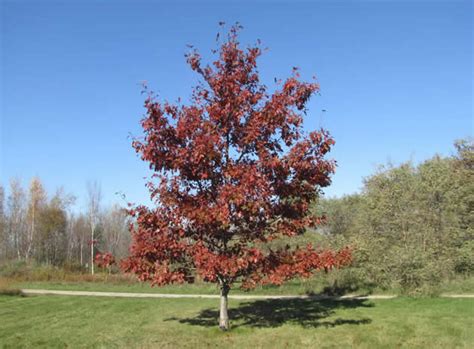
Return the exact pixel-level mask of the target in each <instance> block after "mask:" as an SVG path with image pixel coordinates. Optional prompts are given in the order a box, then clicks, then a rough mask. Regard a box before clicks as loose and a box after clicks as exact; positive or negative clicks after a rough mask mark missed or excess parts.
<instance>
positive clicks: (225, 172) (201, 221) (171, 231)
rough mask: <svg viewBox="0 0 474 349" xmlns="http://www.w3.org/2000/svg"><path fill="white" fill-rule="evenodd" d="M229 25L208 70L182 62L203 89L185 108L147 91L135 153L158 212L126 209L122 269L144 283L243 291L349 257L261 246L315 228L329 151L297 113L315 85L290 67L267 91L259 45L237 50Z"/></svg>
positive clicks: (197, 62) (190, 57) (194, 59)
mask: <svg viewBox="0 0 474 349" xmlns="http://www.w3.org/2000/svg"><path fill="white" fill-rule="evenodd" d="M238 29H239V27H237V26H234V27H233V28H232V29H231V30H230V32H229V34H228V35H227V39H226V40H225V41H224V42H223V43H222V44H221V46H220V49H219V52H218V58H217V59H216V61H214V62H213V63H212V65H203V63H202V62H201V56H200V55H199V53H198V52H197V51H195V50H194V51H192V52H191V53H189V54H187V55H186V58H187V62H188V63H189V65H190V66H191V68H192V69H193V70H194V71H195V72H197V73H198V74H200V76H201V77H202V82H201V83H200V84H199V85H198V86H197V87H195V88H194V89H193V93H192V97H191V104H190V105H189V106H186V105H180V104H178V105H174V104H170V103H168V102H159V101H158V100H157V98H156V97H155V96H154V95H153V94H152V93H149V96H148V98H147V99H146V101H145V107H146V110H147V113H146V116H145V117H144V119H143V120H142V126H143V130H144V137H143V139H141V140H135V141H134V142H133V147H134V148H135V150H136V151H137V152H138V153H139V154H140V155H141V158H142V159H143V160H144V161H146V162H148V163H149V166H150V169H151V170H152V171H153V173H154V174H153V178H154V180H155V181H156V183H155V181H154V180H152V181H150V182H149V183H148V187H149V190H150V193H151V197H152V199H153V200H154V201H155V202H156V207H154V208H149V207H146V206H137V207H133V208H132V209H130V213H131V214H132V215H133V216H134V217H135V218H136V222H135V224H133V225H132V226H131V229H132V233H133V245H132V247H131V256H130V258H129V259H128V260H126V262H125V269H126V270H127V271H131V272H134V273H136V274H138V276H139V278H140V279H141V280H149V281H151V282H152V283H153V284H157V285H164V284H168V283H174V282H176V283H182V282H192V281H193V280H194V276H195V275H196V274H198V275H200V277H201V278H202V279H203V280H205V281H208V282H218V283H220V284H221V285H227V286H230V285H231V284H232V283H233V282H234V281H236V280H238V279H239V280H241V281H242V285H243V287H244V288H252V287H254V286H255V285H257V284H265V283H273V284H281V283H282V282H284V281H285V280H288V279H290V278H293V277H295V276H310V275H311V274H312V273H313V272H314V271H316V270H320V269H326V270H327V269H330V268H332V267H337V266H341V265H343V264H346V263H348V262H349V260H350V251H349V250H348V249H344V250H341V251H339V252H332V251H320V250H316V249H314V248H313V247H312V246H311V245H308V246H306V247H304V248H299V247H296V248H290V247H289V246H286V247H284V248H271V247H270V246H269V242H270V241H272V240H274V239H278V238H282V237H293V236H296V235H298V234H302V233H303V232H304V231H305V228H306V227H311V226H315V225H317V224H319V223H321V219H320V218H316V217H314V216H313V215H311V214H310V203H311V202H312V201H313V200H315V199H316V198H317V197H318V195H319V193H320V190H321V188H322V187H325V186H327V185H329V184H330V175H331V174H332V173H333V172H334V168H335V162H334V161H332V160H327V159H325V155H326V153H327V152H328V151H329V150H330V148H331V146H332V145H333V144H334V141H333V139H332V138H331V137H330V136H329V134H328V132H326V131H324V130H319V131H314V132H311V133H309V134H305V133H304V132H303V129H302V121H303V117H302V115H303V114H305V112H306V104H307V102H308V100H309V98H310V97H311V96H312V95H313V94H314V93H316V92H317V91H318V90H319V86H318V84H316V83H314V82H313V83H307V82H302V81H300V79H299V78H300V77H299V74H298V69H296V68H294V69H293V74H292V76H291V77H290V78H288V79H287V80H286V81H284V82H283V83H281V84H280V86H279V87H278V88H277V90H276V91H275V92H274V93H273V94H271V95H270V94H269V92H268V89H267V87H266V86H265V85H263V84H261V83H260V81H259V74H258V71H257V58H258V57H259V56H260V54H261V49H260V47H259V45H256V46H252V47H249V48H247V49H243V48H241V46H240V45H239V42H238V38H237V33H238Z"/></svg>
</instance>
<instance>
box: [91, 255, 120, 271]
mask: <svg viewBox="0 0 474 349" xmlns="http://www.w3.org/2000/svg"><path fill="white" fill-rule="evenodd" d="M94 262H95V264H97V266H98V267H100V268H109V267H111V266H112V265H114V264H115V257H114V256H113V255H112V253H110V252H106V253H101V252H97V254H96V255H95V258H94Z"/></svg>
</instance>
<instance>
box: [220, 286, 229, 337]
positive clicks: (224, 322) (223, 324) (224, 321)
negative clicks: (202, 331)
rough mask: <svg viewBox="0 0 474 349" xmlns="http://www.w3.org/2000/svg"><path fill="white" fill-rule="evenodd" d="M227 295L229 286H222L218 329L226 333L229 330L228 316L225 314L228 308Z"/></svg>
mask: <svg viewBox="0 0 474 349" xmlns="http://www.w3.org/2000/svg"><path fill="white" fill-rule="evenodd" d="M228 294H229V286H227V285H225V284H224V285H222V286H221V306H220V311H219V328H220V329H221V330H222V331H227V330H229V329H230V325H229V314H228V312H227V308H228V301H227V295H228Z"/></svg>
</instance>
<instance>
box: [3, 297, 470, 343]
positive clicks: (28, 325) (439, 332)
mask: <svg viewBox="0 0 474 349" xmlns="http://www.w3.org/2000/svg"><path fill="white" fill-rule="evenodd" d="M217 307H218V303H217V300H197V299H126V298H100V297H70V296H34V297H19V296H0V347H4V348H41V347H44V348H64V347H68V348H189V347H192V348H196V349H197V348H215V347H225V348H292V347H295V348H297V347H300V348H315V347H318V348H349V347H359V348H400V347H405V348H471V347H472V344H473V343H474V332H473V331H472V328H473V316H474V301H473V300H472V299H443V298H419V299H411V298H397V299H393V300H380V301H361V300H351V301H349V300H347V301H314V300H308V299H304V300H258V301H245V302H243V301H241V302H239V301H234V300H231V301H230V307H231V310H230V316H231V325H232V330H231V331H230V332H221V331H219V330H218V329H217V326H216V323H217V322H216V319H217Z"/></svg>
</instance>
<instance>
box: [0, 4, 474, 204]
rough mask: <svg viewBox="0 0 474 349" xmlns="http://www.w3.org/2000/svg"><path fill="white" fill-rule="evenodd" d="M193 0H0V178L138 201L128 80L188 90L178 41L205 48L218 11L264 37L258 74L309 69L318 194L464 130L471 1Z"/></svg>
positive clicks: (172, 95) (137, 98) (133, 102)
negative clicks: (330, 178) (322, 171)
mask: <svg viewBox="0 0 474 349" xmlns="http://www.w3.org/2000/svg"><path fill="white" fill-rule="evenodd" d="M197 3H198V1H193V2H191V1H190V2H189V3H186V2H183V1H181V2H179V1H178V2H176V1H175V2H172V1H169V2H159V1H148V2H142V1H128V2H118V1H54V2H53V1H31V2H29V1H21V0H19V1H5V0H3V1H1V5H0V6H1V40H2V43H1V44H2V46H1V54H0V56H1V178H0V179H1V184H2V185H4V186H7V184H8V180H9V179H10V178H12V177H15V176H18V177H20V178H21V179H22V180H23V182H24V184H25V185H26V184H27V183H28V181H29V180H30V178H31V177H32V176H34V175H38V176H40V177H41V178H42V179H43V181H44V183H45V185H46V187H47V189H48V190H49V191H53V190H54V189H55V188H56V187H57V186H59V185H63V186H64V187H65V189H66V190H67V191H69V192H72V193H74V194H76V195H77V196H78V197H79V198H80V199H79V200H78V204H77V209H82V207H83V204H84V197H85V193H86V189H85V188H86V181H87V180H97V181H99V182H100V183H101V185H102V190H103V194H104V204H109V203H111V202H113V201H120V199H119V198H118V197H117V196H116V195H115V194H114V193H115V192H118V191H121V192H123V193H125V194H126V195H127V198H128V200H129V201H133V202H141V201H145V200H146V197H147V191H146V189H145V188H144V180H143V177H144V176H146V175H148V171H147V169H146V167H145V165H144V164H142V163H141V161H140V160H139V159H138V158H137V157H136V155H135V153H134V152H133V150H132V148H131V146H130V139H129V138H128V135H129V133H132V134H134V135H139V134H140V129H139V124H138V123H139V120H140V119H141V117H142V115H143V112H144V109H143V96H142V95H141V94H140V91H141V88H140V82H141V81H143V80H146V81H148V83H149V86H150V87H151V88H152V89H154V90H155V91H158V92H159V93H160V94H161V96H162V97H163V98H166V99H168V100H171V101H173V100H175V99H176V98H177V97H179V96H182V97H184V98H186V97H188V96H189V94H190V91H191V88H190V86H191V85H192V84H193V83H195V82H196V76H195V75H194V74H193V73H192V72H191V70H190V69H189V68H188V67H187V65H186V64H185V61H184V58H183V54H184V53H185V52H186V50H187V48H186V44H194V45H195V46H196V47H198V48H199V49H200V51H201V52H202V53H204V54H206V55H207V53H208V52H209V50H210V49H211V48H213V47H214V46H215V36H216V32H217V30H218V25H217V23H218V22H219V21H221V20H223V21H225V22H226V23H233V22H235V21H239V22H240V23H241V24H242V25H243V26H244V28H245V29H244V31H243V32H242V36H241V41H242V42H243V43H252V42H254V41H255V40H256V39H257V38H259V39H261V40H262V42H263V44H264V45H265V46H267V47H269V51H268V52H267V53H266V54H265V55H264V56H263V57H262V58H261V59H260V71H261V73H262V76H263V80H264V82H266V83H267V84H268V85H269V86H271V85H272V83H273V78H274V77H278V78H284V77H287V76H288V75H289V74H290V73H291V67H293V66H298V67H300V68H301V70H302V73H303V76H304V77H307V78H309V77H311V76H312V75H316V76H317V77H318V79H319V82H320V84H321V96H320V97H317V98H315V99H313V100H312V102H311V104H310V112H309V113H308V118H307V121H306V124H305V127H306V128H307V129H313V128H316V127H319V126H320V125H322V126H324V127H325V128H327V129H328V130H330V131H331V133H332V134H333V135H334V137H335V139H336V147H335V149H334V151H333V152H332V153H331V154H332V156H333V157H334V158H335V159H337V161H338V163H339V167H338V170H337V174H336V175H335V177H334V182H333V185H332V186H331V187H330V188H328V189H327V191H326V192H327V194H328V195H331V196H332V195H337V196H340V195H343V194H348V193H353V192H355V191H357V190H359V189H360V187H361V184H362V178H363V177H364V176H367V175H369V174H370V173H372V172H373V171H374V168H375V167H376V165H377V164H381V163H385V162H387V160H391V161H393V162H395V163H399V162H401V161H405V160H409V159H412V160H413V161H415V162H418V161H421V160H424V159H426V158H429V157H431V156H432V155H434V154H435V153H440V154H444V155H449V154H451V153H452V151H453V147H452V144H453V141H454V140H455V139H456V138H461V137H466V136H469V135H472V133H473V110H472V97H473V96H472V80H473V71H472V69H473V66H472V19H473V18H472V17H473V12H472V11H473V8H472V2H471V1H455V0H454V1H453V0H450V1H448V0H446V1H418V2H417V1H350V2H343V1H313V2H309V1H307V2H298V1H287V2H282V1H279V2H270V1H257V2H254V3H251V2H245V1H240V2H237V1H221V2H217V1H215V2H203V1H199V4H197ZM322 109H325V110H327V111H326V112H325V113H323V112H322V111H321V110H322ZM323 114H324V115H323Z"/></svg>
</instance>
